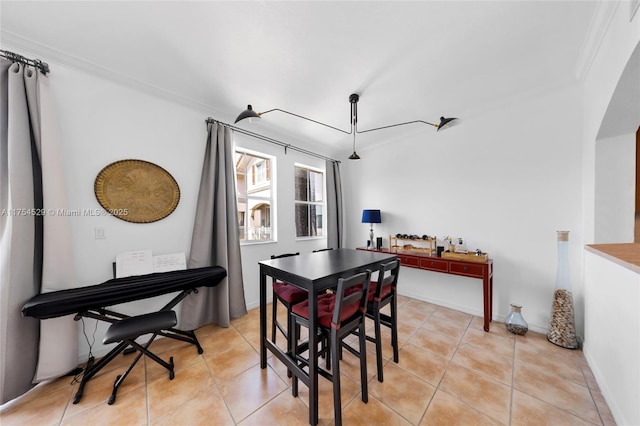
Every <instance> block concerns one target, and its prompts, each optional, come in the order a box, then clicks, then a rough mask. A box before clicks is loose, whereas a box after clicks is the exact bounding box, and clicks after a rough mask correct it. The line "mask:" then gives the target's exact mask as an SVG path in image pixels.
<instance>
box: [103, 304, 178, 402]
mask: <svg viewBox="0 0 640 426" xmlns="http://www.w3.org/2000/svg"><path fill="white" fill-rule="evenodd" d="M177 323H178V319H177V318H176V313H175V312H174V311H171V310H168V311H158V312H152V313H150V314H144V315H138V316H135V317H129V318H125V319H123V320H120V321H118V322H115V323H113V324H111V326H110V327H109V329H108V330H107V332H106V333H105V335H104V339H103V340H102V343H104V344H105V345H107V344H109V343H119V345H120V346H121V347H122V350H124V348H125V347H126V346H127V345H129V346H131V347H133V348H134V349H136V350H137V351H138V352H139V353H138V355H137V356H136V358H135V359H134V360H133V362H132V363H131V365H130V366H129V368H127V370H126V371H125V372H124V373H123V374H122V375H119V376H118V377H116V381H115V383H114V385H113V392H112V393H111V396H110V397H109V401H108V404H109V405H112V404H113V403H114V402H116V393H117V392H118V388H119V387H120V385H121V384H122V382H123V381H124V379H125V378H126V377H127V375H129V373H130V372H131V370H132V369H133V367H135V365H136V363H137V362H138V360H140V358H141V357H142V355H146V356H148V357H149V358H151V359H152V360H154V361H155V362H157V363H158V364H160V365H162V366H163V367H164V368H166V369H167V370H169V379H170V380H173V378H174V377H175V374H174V372H173V357H171V358H169V362H166V361H164V360H163V359H161V358H159V357H158V356H157V355H156V354H154V353H152V352H151V351H149V349H148V348H149V345H151V343H152V342H153V340H154V339H155V337H156V336H157V335H158V332H160V331H162V330H167V329H169V328H172V327H175V325H176V324H177ZM149 333H153V336H152V337H151V338H150V339H149V341H148V342H147V343H146V344H145V345H144V346H142V345H140V344H139V343H137V342H136V341H135V339H137V338H138V337H140V336H142V335H143V334H149Z"/></svg>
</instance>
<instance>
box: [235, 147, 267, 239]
mask: <svg viewBox="0 0 640 426" xmlns="http://www.w3.org/2000/svg"><path fill="white" fill-rule="evenodd" d="M274 164H275V160H274V159H273V158H272V157H269V156H267V155H265V154H260V153H255V152H249V151H244V150H240V149H239V150H236V152H235V165H236V195H237V198H238V225H239V227H240V241H241V242H243V241H245V242H246V241H270V240H272V239H273V232H272V225H271V219H272V218H271V212H272V209H271V206H272V205H273V187H272V178H271V177H272V176H273V172H274V170H273V167H274Z"/></svg>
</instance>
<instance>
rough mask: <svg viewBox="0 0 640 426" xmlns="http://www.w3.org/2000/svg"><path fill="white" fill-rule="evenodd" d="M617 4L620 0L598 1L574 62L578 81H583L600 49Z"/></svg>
mask: <svg viewBox="0 0 640 426" xmlns="http://www.w3.org/2000/svg"><path fill="white" fill-rule="evenodd" d="M619 4H620V0H615V1H607V0H601V1H599V2H598V4H597V6H596V11H595V13H594V14H593V17H592V18H591V24H590V25H589V30H588V31H587V36H586V37H585V40H584V43H583V44H582V50H581V52H580V57H579V58H578V62H577V63H576V70H575V75H576V78H577V79H578V80H579V81H584V79H585V78H586V77H587V75H588V74H589V71H590V70H591V65H592V64H593V61H594V59H595V57H596V56H597V54H598V51H599V50H600V46H601V44H602V40H603V39H604V36H605V34H606V33H607V31H608V30H609V26H610V25H611V22H612V21H613V16H614V15H615V12H616V10H617V9H618V5H619Z"/></svg>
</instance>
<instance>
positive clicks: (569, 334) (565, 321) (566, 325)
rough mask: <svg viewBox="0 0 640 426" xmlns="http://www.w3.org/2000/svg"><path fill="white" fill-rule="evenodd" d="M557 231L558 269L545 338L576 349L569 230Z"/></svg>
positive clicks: (555, 343)
mask: <svg viewBox="0 0 640 426" xmlns="http://www.w3.org/2000/svg"><path fill="white" fill-rule="evenodd" d="M557 233H558V269H557V273H556V288H555V291H554V293H553V305H552V307H551V318H550V320H549V331H548V332H547V340H549V341H550V342H551V343H553V344H554V345H557V346H560V347H563V348H567V349H578V338H577V336H576V328H575V314H574V310H573V295H572V294H571V274H570V272H569V231H557Z"/></svg>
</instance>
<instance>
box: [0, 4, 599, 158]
mask: <svg viewBox="0 0 640 426" xmlns="http://www.w3.org/2000/svg"><path fill="white" fill-rule="evenodd" d="M596 7H597V3H596V2H593V1H582V0H580V1H515V0H514V1H412V2H400V1H376V2H368V1H353V2H328V1H321V2H311V1H304V2H293V1H292V2H278V1H262V2H257V1H249V2H240V1H233V2H221V1H196V2H188V1H180V2H177V1H176V2H171V1H162V2H161V1H141V2H130V1H129V2H120V1H111V2H96V1H85V2H77V1H70V2H62V1H45V2H37V1H20V2H11V1H4V0H3V1H2V2H0V24H1V25H0V27H1V28H2V33H1V35H2V38H1V39H0V40H3V43H4V44H9V45H14V46H23V47H25V48H29V50H30V51H32V52H36V53H40V54H41V55H42V56H43V58H47V57H49V58H52V60H53V59H55V62H60V63H69V64H72V65H76V66H82V67H83V68H84V69H85V70H90V71H93V72H96V73H99V74H101V75H102V76H107V77H109V78H115V79H116V80H119V81H127V82H129V83H131V84H134V85H138V87H143V88H146V89H149V90H155V91H157V92H158V93H162V94H163V95H164V96H169V97H172V98H174V99H178V100H180V101H184V102H186V103H189V104H193V105H197V106H202V107H204V110H206V111H210V112H209V113H208V115H210V116H213V117H214V118H216V119H219V120H221V121H224V122H230V123H232V122H233V120H234V119H235V117H236V116H237V115H238V114H239V113H240V112H241V111H242V110H244V109H245V108H246V105H247V104H252V105H253V107H254V109H255V110H257V111H265V110H268V109H272V108H281V109H284V110H288V111H291V112H294V113H296V114H300V115H303V116H306V117H310V118H312V119H315V120H318V121H321V122H323V123H327V124H329V125H331V126H334V127H338V128H341V129H344V130H346V131H349V130H350V116H349V113H350V105H349V101H348V98H349V95H350V94H351V93H358V94H360V102H359V104H358V115H359V117H358V118H359V120H358V127H359V129H360V130H366V129H369V128H373V127H380V126H384V125H388V124H392V123H398V122H405V121H411V120H418V119H420V120H425V121H428V122H432V123H437V122H438V121H439V117H440V116H442V115H444V116H454V117H460V118H461V120H460V123H461V124H463V123H464V121H463V120H464V118H465V117H467V118H468V117H470V116H472V115H476V114H479V113H480V112H481V111H482V110H483V109H485V108H488V107H490V106H491V105H494V104H495V103H496V102H500V101H501V100H504V99H509V98H511V97H514V96H524V95H526V94H529V95H530V94H532V93H537V92H540V91H544V90H548V89H550V88H556V87H560V86H562V85H566V84H571V83H573V82H576V81H577V77H576V67H577V64H578V62H579V60H580V56H581V54H582V49H583V45H584V42H585V39H586V37H587V33H588V31H589V27H590V23H591V19H592V17H593V15H594V13H595V11H596ZM16 53H22V52H16ZM55 72H56V70H55V67H54V68H53V69H52V75H54V74H55ZM239 124H240V123H239ZM241 125H242V126H243V127H246V126H250V127H247V128H250V129H251V130H253V131H256V132H259V133H263V134H267V135H282V136H283V137H284V138H287V139H288V140H287V142H291V143H293V144H296V145H300V146H304V147H307V148H308V147H311V148H313V149H315V150H316V151H318V152H322V153H326V154H334V153H339V152H344V151H350V148H351V140H352V139H351V137H350V136H348V135H345V134H342V133H339V132H336V131H335V130H331V129H326V128H323V127H322V126H318V125H317V124H313V123H310V122H307V121H304V120H300V119H297V118H294V117H290V116H287V115H286V114H282V113H278V112H273V113H271V114H268V115H265V116H264V117H263V118H262V120H260V123H258V124H255V123H251V124H248V123H245V122H242V123H241ZM415 126H417V127H415ZM408 127H410V126H406V127H404V128H395V129H394V130H381V131H377V132H372V133H369V134H366V135H362V137H360V136H358V138H359V139H358V145H359V146H360V144H361V143H362V144H375V143H376V142H379V141H380V140H382V139H383V138H386V139H388V138H389V137H395V136H397V135H402V132H405V129H406V131H407V132H410V133H414V132H416V131H420V132H425V133H428V134H429V135H431V136H430V137H434V138H435V137H436V133H435V129H433V128H431V127H428V126H422V125H420V124H417V125H411V127H412V129H409V128H408ZM420 127H423V128H420ZM450 131H454V130H453V129H452V130H450Z"/></svg>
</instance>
